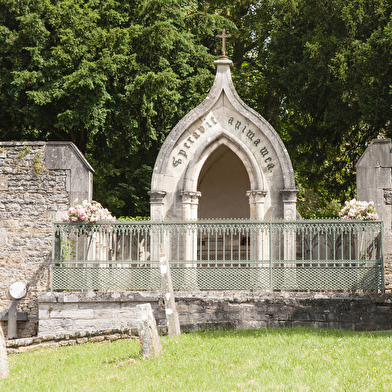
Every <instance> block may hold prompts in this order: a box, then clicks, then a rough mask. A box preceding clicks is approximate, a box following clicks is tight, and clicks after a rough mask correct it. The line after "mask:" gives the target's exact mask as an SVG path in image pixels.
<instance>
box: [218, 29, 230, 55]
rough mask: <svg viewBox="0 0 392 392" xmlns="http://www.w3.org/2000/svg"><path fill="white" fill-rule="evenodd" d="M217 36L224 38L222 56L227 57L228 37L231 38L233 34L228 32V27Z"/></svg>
mask: <svg viewBox="0 0 392 392" xmlns="http://www.w3.org/2000/svg"><path fill="white" fill-rule="evenodd" d="M216 38H222V56H220V58H221V59H227V58H228V57H227V56H226V38H231V34H226V29H223V30H222V34H218V35H217V36H216Z"/></svg>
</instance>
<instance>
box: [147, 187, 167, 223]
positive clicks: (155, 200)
mask: <svg viewBox="0 0 392 392" xmlns="http://www.w3.org/2000/svg"><path fill="white" fill-rule="evenodd" d="M148 194H149V195H150V212H151V220H163V219H164V216H163V205H164V201H163V199H164V198H165V196H166V192H165V191H150V192H148Z"/></svg>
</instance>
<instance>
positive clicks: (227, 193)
mask: <svg viewBox="0 0 392 392" xmlns="http://www.w3.org/2000/svg"><path fill="white" fill-rule="evenodd" d="M197 189H198V190H199V191H200V192H201V194H202V197H201V198H200V201H199V210H198V218H199V219H209V218H230V219H235V218H249V217H250V207H249V198H248V196H247V195H246V192H247V191H248V190H249V189H250V181H249V176H248V173H247V171H246V169H245V166H244V164H243V163H242V161H241V160H240V158H238V156H237V155H236V154H235V153H234V152H233V151H232V150H231V149H230V148H228V147H226V146H224V145H222V146H220V147H219V148H217V149H216V150H215V151H214V152H213V153H212V154H211V155H210V156H209V157H208V159H207V160H206V162H205V163H204V166H203V168H202V170H201V172H200V175H199V179H198V186H197Z"/></svg>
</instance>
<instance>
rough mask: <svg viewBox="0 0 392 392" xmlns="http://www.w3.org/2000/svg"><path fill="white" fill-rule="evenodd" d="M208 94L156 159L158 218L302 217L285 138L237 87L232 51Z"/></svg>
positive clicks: (219, 67)
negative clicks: (231, 56)
mask: <svg viewBox="0 0 392 392" xmlns="http://www.w3.org/2000/svg"><path fill="white" fill-rule="evenodd" d="M219 37H221V38H223V55H222V56H221V57H220V59H219V60H217V61H215V63H214V64H215V66H216V68H217V71H216V78H215V82H214V85H213V86H212V89H211V91H210V93H209V94H208V96H207V98H206V99H205V100H204V101H203V102H202V103H201V104H200V105H199V106H197V107H196V108H195V109H193V110H192V111H191V112H189V113H188V114H187V115H186V116H185V117H184V118H183V119H182V120H181V121H180V122H179V123H178V124H177V125H176V126H175V127H174V128H173V130H172V131H171V132H170V134H169V136H168V137H167V139H166V141H165V143H164V144H163V146H162V148H161V151H160V153H159V155H158V158H157V160H156V163H155V167H154V172H153V177H152V182H151V192H150V196H151V219H153V220H165V219H185V220H189V219H192V220H193V219H205V218H251V219H257V220H259V219H274V218H285V219H295V218H296V195H297V193H298V191H297V190H296V189H295V181H294V172H293V168H292V165H291V161H290V158H289V155H288V153H287V150H286V148H285V146H284V145H283V142H282V140H281V139H280V137H279V136H278V134H277V133H276V132H275V130H274V129H273V128H272V127H271V125H270V124H269V123H268V122H267V121H266V120H265V119H264V118H263V117H261V116H260V115H259V114H258V113H256V112H255V111H254V110H252V109H251V108H249V107H248V106H247V105H246V104H245V103H244V102H243V101H242V100H241V99H240V97H239V96H238V94H237V92H236V91H235V88H234V85H233V82H232V79H231V73H230V67H231V66H232V65H233V63H232V61H231V60H229V59H228V58H227V56H226V55H225V38H226V37H227V35H226V34H225V31H223V34H222V35H221V36H219Z"/></svg>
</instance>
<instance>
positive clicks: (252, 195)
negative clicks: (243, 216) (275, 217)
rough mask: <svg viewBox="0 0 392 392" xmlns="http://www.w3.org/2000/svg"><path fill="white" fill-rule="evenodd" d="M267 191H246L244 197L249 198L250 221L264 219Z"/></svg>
mask: <svg viewBox="0 0 392 392" xmlns="http://www.w3.org/2000/svg"><path fill="white" fill-rule="evenodd" d="M266 195H267V191H248V192H246V196H248V197H249V205H250V219H254V220H262V219H264V201H265V196H266Z"/></svg>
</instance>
